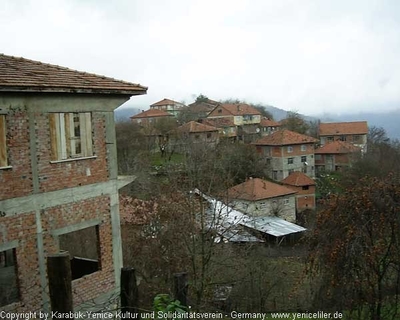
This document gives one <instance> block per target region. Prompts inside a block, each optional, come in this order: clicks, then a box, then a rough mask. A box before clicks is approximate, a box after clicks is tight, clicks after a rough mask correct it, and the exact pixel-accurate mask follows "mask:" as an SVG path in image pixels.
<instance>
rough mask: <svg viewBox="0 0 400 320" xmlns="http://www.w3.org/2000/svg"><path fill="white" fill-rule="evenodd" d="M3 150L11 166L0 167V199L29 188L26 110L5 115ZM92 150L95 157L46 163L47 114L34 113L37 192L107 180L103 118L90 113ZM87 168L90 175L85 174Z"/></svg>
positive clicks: (19, 194)
mask: <svg viewBox="0 0 400 320" xmlns="http://www.w3.org/2000/svg"><path fill="white" fill-rule="evenodd" d="M6 130H7V140H6V142H7V150H8V158H9V165H10V166H12V168H11V169H2V170H0V184H1V186H2V187H1V188H0V201H1V200H5V199H10V198H16V197H22V196H26V195H29V194H31V193H32V192H33V183H32V168H31V160H30V156H31V153H30V147H29V141H30V138H29V122H28V115H27V114H26V112H22V111H17V112H11V113H10V114H8V115H7V116H6ZM92 131H93V150H94V153H95V154H96V156H97V158H96V159H86V160H75V161H68V162H61V163H50V161H51V145H50V129H49V115H48V114H47V113H36V114H35V135H36V144H35V145H36V153H37V154H36V159H37V165H38V173H39V189H40V191H41V192H48V191H54V190H60V189H64V188H71V187H76V186H83V185H87V184H92V183H97V182H103V181H107V180H108V174H109V173H108V166H107V153H106V130H105V118H104V116H103V115H101V114H100V113H92ZM87 170H90V176H88V175H87V172H88V171H87Z"/></svg>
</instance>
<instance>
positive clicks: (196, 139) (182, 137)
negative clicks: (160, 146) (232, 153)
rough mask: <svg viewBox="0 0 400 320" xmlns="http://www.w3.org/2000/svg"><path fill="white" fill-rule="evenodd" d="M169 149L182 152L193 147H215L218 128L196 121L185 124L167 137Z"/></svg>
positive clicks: (217, 139) (217, 138)
mask: <svg viewBox="0 0 400 320" xmlns="http://www.w3.org/2000/svg"><path fill="white" fill-rule="evenodd" d="M168 136H169V142H168V144H169V148H172V149H173V150H175V151H177V152H183V151H185V150H187V149H188V148H192V147H193V146H195V145H203V146H208V147H215V146H216V145H217V144H218V142H219V133H218V128H216V127H212V126H209V125H206V124H203V123H198V122H196V121H190V122H187V123H185V124H183V125H181V126H179V127H178V128H176V129H174V130H173V131H172V132H171V133H170V134H169V135H168Z"/></svg>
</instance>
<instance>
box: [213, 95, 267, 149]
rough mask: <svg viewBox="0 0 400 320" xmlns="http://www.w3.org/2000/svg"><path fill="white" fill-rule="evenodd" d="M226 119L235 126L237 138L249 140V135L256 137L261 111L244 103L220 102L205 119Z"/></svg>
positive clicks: (250, 139) (258, 130)
mask: <svg viewBox="0 0 400 320" xmlns="http://www.w3.org/2000/svg"><path fill="white" fill-rule="evenodd" d="M221 118H223V119H228V120H230V121H231V122H233V124H234V125H235V126H236V127H237V129H236V135H237V140H242V141H244V140H246V142H251V141H252V140H253V139H252V137H251V136H255V138H254V139H257V138H258V136H257V135H258V133H259V132H260V128H259V125H260V122H261V113H260V112H259V111H258V110H257V109H256V108H254V107H252V106H250V105H248V104H245V103H222V104H219V105H217V106H216V107H215V108H214V110H212V111H211V112H210V114H209V115H208V116H207V119H221Z"/></svg>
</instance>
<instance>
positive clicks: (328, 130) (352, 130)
mask: <svg viewBox="0 0 400 320" xmlns="http://www.w3.org/2000/svg"><path fill="white" fill-rule="evenodd" d="M318 135H319V139H320V143H321V145H325V144H327V143H328V142H332V141H336V140H340V141H346V142H348V143H351V144H353V145H354V146H356V147H360V148H361V149H362V152H366V151H367V135H368V124H367V121H353V122H330V123H320V124H319V127H318Z"/></svg>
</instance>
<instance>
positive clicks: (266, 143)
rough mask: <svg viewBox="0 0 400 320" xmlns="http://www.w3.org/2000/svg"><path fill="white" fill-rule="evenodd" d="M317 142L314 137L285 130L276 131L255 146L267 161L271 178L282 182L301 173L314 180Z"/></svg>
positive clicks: (255, 143) (258, 141)
mask: <svg viewBox="0 0 400 320" xmlns="http://www.w3.org/2000/svg"><path fill="white" fill-rule="evenodd" d="M316 142H317V140H316V139H314V138H313V137H309V136H306V135H303V134H300V133H297V132H294V131H289V130H286V129H285V130H278V131H275V132H274V133H272V134H270V135H268V136H265V137H263V138H261V139H259V140H257V141H256V142H254V143H253V145H255V146H256V148H257V151H258V152H259V153H260V154H261V155H262V156H263V157H265V158H266V159H267V165H268V167H267V170H268V174H269V175H270V177H271V178H272V179H274V180H277V181H281V180H283V179H285V178H286V177H287V176H288V175H289V174H291V173H293V172H295V171H301V172H303V173H305V174H307V175H308V176H310V177H312V178H313V177H314V176H315V168H314V144H315V143H316Z"/></svg>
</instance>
